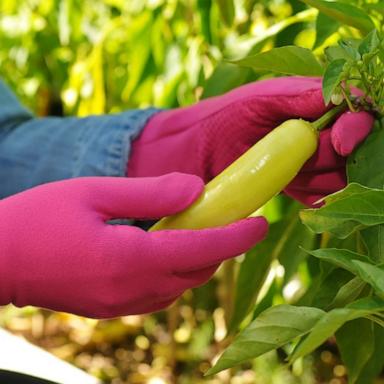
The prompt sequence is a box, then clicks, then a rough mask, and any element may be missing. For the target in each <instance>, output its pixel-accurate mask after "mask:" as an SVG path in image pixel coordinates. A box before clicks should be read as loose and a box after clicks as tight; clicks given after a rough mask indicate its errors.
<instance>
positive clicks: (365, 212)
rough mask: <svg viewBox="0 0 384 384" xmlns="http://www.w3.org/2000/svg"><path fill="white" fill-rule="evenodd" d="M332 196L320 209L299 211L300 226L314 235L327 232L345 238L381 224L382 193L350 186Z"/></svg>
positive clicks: (383, 215) (382, 212) (383, 211)
mask: <svg viewBox="0 0 384 384" xmlns="http://www.w3.org/2000/svg"><path fill="white" fill-rule="evenodd" d="M359 189H361V191H359ZM334 196H336V199H334V198H333V197H331V199H330V200H326V202H327V201H329V203H328V202H327V204H326V205H325V206H323V207H322V208H320V209H307V210H304V211H301V212H300V217H301V219H302V220H303V223H304V224H305V225H307V226H308V227H309V228H310V229H311V230H312V231H314V232H315V233H322V232H327V231H328V232H330V233H332V234H333V235H335V236H336V237H339V238H346V237H347V236H349V235H350V234H351V233H353V232H354V231H356V230H357V229H362V228H364V227H365V226H373V225H378V224H383V223H384V190H380V189H370V188H364V187H362V188H361V186H360V187H356V185H352V186H351V185H349V186H347V187H346V188H345V189H344V190H343V191H341V192H339V193H338V194H336V195H334Z"/></svg>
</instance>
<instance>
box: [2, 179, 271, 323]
mask: <svg viewBox="0 0 384 384" xmlns="http://www.w3.org/2000/svg"><path fill="white" fill-rule="evenodd" d="M202 189H203V181H202V180H201V179H200V178H198V177H196V176H193V175H183V174H179V173H174V174H169V175H166V176H163V177H158V178H137V179H130V178H114V177H103V178H98V177H85V178H78V179H72V180H65V181H60V182H55V183H49V184H45V185H41V186H39V187H35V188H33V189H30V190H27V191H25V192H22V193H19V194H16V195H13V196H11V197H9V198H7V199H4V200H1V201H0V305H1V304H8V303H13V304H15V305H17V306H20V307H21V306H24V305H35V306H40V307H44V308H49V309H53V310H58V311H66V312H71V313H75V314H78V315H83V316H88V317H96V318H108V317H115V316H120V315H129V314H138V313H146V312H151V311H156V310H160V309H162V308H164V307H166V306H168V305H169V304H171V303H172V302H173V301H174V300H175V299H176V298H177V297H178V296H180V295H181V294H182V293H183V291H184V290H186V289H187V288H191V287H195V286H198V285H201V284H203V283H204V282H206V281H207V280H208V279H209V278H210V276H211V275H212V274H213V273H214V272H215V270H216V269H217V267H218V266H219V264H220V263H221V262H222V261H224V260H225V259H228V258H231V257H233V256H236V255H239V254H241V253H243V252H245V251H246V250H248V249H249V248H250V247H252V246H253V245H254V244H255V243H257V242H259V241H261V240H262V239H263V238H264V236H265V234H266V232H267V223H266V220H265V219H264V218H262V217H258V218H250V219H245V220H242V221H239V222H236V223H234V224H231V225H228V226H226V227H217V228H211V229H205V230H167V231H158V232H152V233H148V232H145V231H143V230H142V229H140V228H137V227H132V226H126V225H111V224H108V223H106V221H108V220H110V219H112V218H140V219H143V218H158V217H162V216H167V215H170V214H174V213H176V212H179V211H181V210H183V209H185V208H186V207H187V206H188V205H189V204H191V203H192V202H193V201H194V200H195V199H196V198H197V197H198V196H199V194H200V193H201V191H202Z"/></svg>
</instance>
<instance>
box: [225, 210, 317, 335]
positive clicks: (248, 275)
mask: <svg viewBox="0 0 384 384" xmlns="http://www.w3.org/2000/svg"><path fill="white" fill-rule="evenodd" d="M299 208H300V205H299V204H297V203H294V204H291V205H290V206H289V208H288V210H287V212H285V219H284V220H280V221H278V222H276V223H273V224H271V225H270V227H269V232H268V235H267V238H266V239H265V240H264V241H263V242H261V243H259V244H258V245H256V246H255V247H254V248H253V249H252V250H250V251H249V252H247V253H246V255H245V258H244V261H243V262H242V263H241V265H240V270H239V274H238V278H237V282H236V289H235V299H234V303H235V304H234V305H235V306H234V310H233V317H232V319H231V321H230V323H229V327H228V331H229V332H233V331H235V330H236V328H237V327H238V326H239V324H240V323H241V322H242V321H243V319H244V318H245V317H246V316H247V314H248V313H249V312H250V311H251V309H252V306H253V305H254V303H255V301H256V299H257V297H258V295H259V292H260V289H261V288H262V286H263V284H264V281H265V278H266V277H267V274H268V271H269V268H270V265H271V262H272V260H274V259H276V258H280V257H284V256H283V255H285V254H287V255H289V256H292V253H293V252H297V253H298V254H299V255H298V258H300V257H301V256H302V255H303V253H304V252H303V251H302V250H301V249H300V248H299V245H303V246H308V247H309V248H310V247H311V245H312V242H311V241H308V240H307V239H308V238H310V239H312V238H313V234H311V233H310V232H309V231H308V233H307V235H308V237H306V236H304V237H301V236H300V230H301V229H303V225H302V224H301V223H300V220H299V219H298V215H297V212H298V210H299ZM304 233H305V232H304ZM301 241H303V242H301ZM294 259H296V261H297V257H294Z"/></svg>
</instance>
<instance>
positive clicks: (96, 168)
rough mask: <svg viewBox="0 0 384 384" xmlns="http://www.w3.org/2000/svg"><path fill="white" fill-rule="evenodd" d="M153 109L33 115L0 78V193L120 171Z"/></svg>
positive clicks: (124, 167)
mask: <svg viewBox="0 0 384 384" xmlns="http://www.w3.org/2000/svg"><path fill="white" fill-rule="evenodd" d="M156 111H157V110H156V109H153V108H152V109H145V110H131V111H126V112H122V113H118V114H111V115H100V116H89V117H85V118H76V117H65V118H59V117H46V118H36V117H34V116H33V114H32V113H31V112H29V111H28V110H26V109H25V108H24V107H23V106H21V104H20V103H19V102H18V101H17V99H16V97H15V96H14V95H13V93H12V92H11V91H10V90H9V89H8V88H7V87H6V85H5V84H4V83H3V82H1V80H0V180H2V182H1V183H0V198H4V197H7V196H10V195H12V194H14V193H17V192H20V191H23V190H25V189H28V188H31V187H34V186H36V185H39V184H42V183H45V182H50V181H56V180H62V179H68V178H73V177H78V176H125V174H126V168H127V161H128V158H129V152H130V149H131V143H132V141H133V140H134V138H135V137H136V136H137V135H138V134H139V133H140V132H141V130H142V129H143V128H144V126H145V124H146V122H147V120H148V118H150V117H151V116H152V115H153V114H154V113H156Z"/></svg>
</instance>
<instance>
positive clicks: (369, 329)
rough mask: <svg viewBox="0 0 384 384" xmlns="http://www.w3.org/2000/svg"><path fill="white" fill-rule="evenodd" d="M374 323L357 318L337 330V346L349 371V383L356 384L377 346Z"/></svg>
mask: <svg viewBox="0 0 384 384" xmlns="http://www.w3.org/2000/svg"><path fill="white" fill-rule="evenodd" d="M373 329H374V328H373V323H372V321H370V320H367V319H356V320H353V321H349V322H348V323H346V324H344V325H343V326H342V327H341V328H340V329H339V330H338V331H337V332H336V341H337V346H338V347H339V351H340V354H341V358H342V361H343V363H344V364H345V366H346V368H347V371H348V383H349V384H354V383H356V380H357V379H358V377H359V376H360V373H361V371H362V369H363V368H364V366H365V364H366V363H367V362H368V360H369V359H370V357H371V356H372V353H373V351H374V347H375V339H374V332H373Z"/></svg>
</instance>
